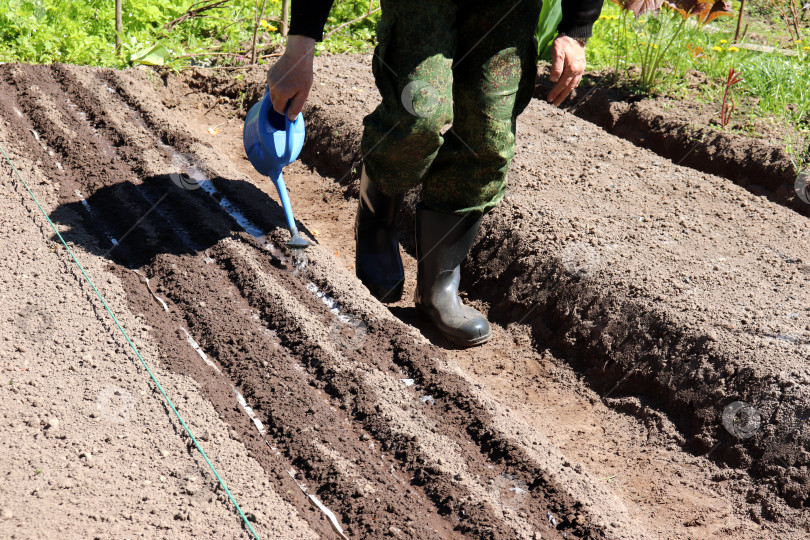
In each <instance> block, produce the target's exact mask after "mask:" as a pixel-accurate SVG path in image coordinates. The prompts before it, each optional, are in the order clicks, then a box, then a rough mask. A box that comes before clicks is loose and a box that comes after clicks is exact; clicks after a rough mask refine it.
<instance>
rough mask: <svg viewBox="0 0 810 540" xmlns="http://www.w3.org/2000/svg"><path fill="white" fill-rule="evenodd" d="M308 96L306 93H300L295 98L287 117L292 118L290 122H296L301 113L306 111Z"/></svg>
mask: <svg viewBox="0 0 810 540" xmlns="http://www.w3.org/2000/svg"><path fill="white" fill-rule="evenodd" d="M307 97H309V95H308V94H305V93H304V92H298V93H297V94H295V96H293V98H292V103H290V109H289V111H288V113H287V115H288V116H289V117H290V120H293V121H294V120H295V119H296V118H298V115H299V114H301V111H302V110H304V103H305V102H306V101H307Z"/></svg>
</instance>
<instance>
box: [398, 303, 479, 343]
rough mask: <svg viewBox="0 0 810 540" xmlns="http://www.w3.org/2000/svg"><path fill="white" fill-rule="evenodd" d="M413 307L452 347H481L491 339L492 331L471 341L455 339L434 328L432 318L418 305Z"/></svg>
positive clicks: (415, 304)
mask: <svg viewBox="0 0 810 540" xmlns="http://www.w3.org/2000/svg"><path fill="white" fill-rule="evenodd" d="M414 307H415V308H416V311H417V313H419V314H420V315H421V316H422V317H424V318H425V319H427V320H429V321H430V322H431V323H433V327H434V328H436V330H438V331H439V333H440V334H441V335H442V336H444V338H445V339H446V340H447V341H449V342H450V343H452V344H453V345H457V346H459V347H464V348H468V347H477V346H478V345H483V344H484V343H486V342H487V341H489V340H490V339H491V338H492V329H490V331H489V333H488V334H487V335H485V336H480V337H477V338H475V339H472V340H464V339H460V338H457V337H455V336H453V335H452V334H448V333H446V332H443V331H442V330H441V329H440V328H439V327H438V326H436V323H435V322H434V321H433V318H432V317H431V316H430V314H429V313H428V312H427V310H425V309H424V308H423V307H422V306H421V305H420V304H418V303H414Z"/></svg>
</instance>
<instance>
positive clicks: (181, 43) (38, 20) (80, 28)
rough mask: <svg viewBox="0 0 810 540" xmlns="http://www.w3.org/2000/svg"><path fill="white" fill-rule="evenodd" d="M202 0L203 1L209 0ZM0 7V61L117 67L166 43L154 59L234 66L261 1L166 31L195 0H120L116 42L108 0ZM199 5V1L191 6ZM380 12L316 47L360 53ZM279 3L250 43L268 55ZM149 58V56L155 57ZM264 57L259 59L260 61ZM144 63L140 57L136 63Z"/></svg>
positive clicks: (344, 1) (349, 7)
mask: <svg viewBox="0 0 810 540" xmlns="http://www.w3.org/2000/svg"><path fill="white" fill-rule="evenodd" d="M212 1H213V0H205V1H204V2H202V4H208V3H211V2H212ZM5 3H7V9H6V8H3V9H0V62H26V63H34V64H47V63H53V62H66V63H71V64H86V65H94V66H106V67H117V68H123V67H127V66H130V65H131V64H132V63H133V62H132V58H133V55H134V58H139V57H143V56H145V54H146V53H147V52H149V51H150V49H152V48H154V47H155V46H156V45H157V44H160V45H163V46H164V47H165V53H163V54H162V55H160V56H161V57H160V58H159V59H157V60H158V63H162V64H165V65H167V66H169V67H171V68H175V69H181V68H183V67H186V66H189V65H200V64H201V65H220V66H224V65H231V66H232V65H240V64H243V63H245V62H246V61H248V58H247V57H246V53H247V52H248V51H249V50H250V48H251V45H252V37H253V29H254V26H255V18H256V13H259V12H260V11H261V7H262V0H227V2H226V3H224V4H223V5H222V6H220V7H218V8H214V9H210V10H207V11H205V12H202V13H200V14H199V16H197V17H193V18H189V19H187V20H185V21H183V22H181V23H179V24H177V25H175V26H173V27H172V28H170V29H166V28H164V26H165V25H166V24H167V23H170V22H171V21H173V20H175V19H177V18H178V17H180V16H181V15H183V14H184V13H186V10H187V9H189V7H190V6H191V5H193V4H194V3H195V2H194V1H193V0H186V1H185V2H177V1H176V0H125V1H124V12H123V29H124V30H123V35H122V36H121V38H122V41H123V47H122V52H121V54H117V53H116V48H115V10H114V2H113V1H111V0H5ZM198 7H199V6H198ZM368 9H369V2H368V0H339V1H338V2H336V3H335V6H334V8H333V9H332V13H331V14H330V18H329V22H328V24H327V29H326V30H327V32H328V31H329V30H330V29H332V28H335V27H337V26H339V25H340V24H341V23H343V22H346V21H350V20H353V19H356V18H358V17H361V16H363V15H365V14H366V13H367V12H368ZM378 18H379V11H378V12H376V13H374V14H372V15H371V16H369V17H367V18H365V19H362V20H360V21H358V22H356V23H354V24H352V25H350V26H348V27H346V28H344V29H342V30H340V31H338V32H336V33H335V34H334V35H333V36H330V39H328V40H327V41H325V42H324V43H321V44H319V46H318V50H319V51H328V52H332V53H342V52H359V51H366V50H369V49H370V48H371V47H373V45H374V28H375V25H376V22H377V19H378ZM280 20H281V1H280V0H267V3H266V10H265V16H264V18H263V19H262V23H261V25H260V26H259V39H258V44H257V49H258V50H259V51H261V53H262V54H264V55H267V54H269V53H272V52H274V51H276V50H278V49H280V48H281V46H282V43H283V38H282V36H281V32H280V27H281V23H280ZM154 59H155V58H153V60H154ZM266 61H267V58H265V59H260V63H265V62H266ZM143 63H146V62H143Z"/></svg>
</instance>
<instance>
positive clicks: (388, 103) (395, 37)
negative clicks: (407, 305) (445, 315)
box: [355, 0, 457, 302]
mask: <svg viewBox="0 0 810 540" xmlns="http://www.w3.org/2000/svg"><path fill="white" fill-rule="evenodd" d="M456 12H457V8H456V4H455V2H454V1H452V0H383V1H382V18H381V20H380V23H379V25H378V29H377V40H378V45H377V48H376V50H375V52H374V59H373V61H372V68H373V71H374V78H375V80H376V82H377V87H378V88H379V91H380V95H381V96H382V103H381V104H380V105H379V106H378V107H377V108H376V110H375V111H374V112H373V113H371V114H370V115H368V116H367V117H366V118H365V120H364V121H363V124H364V126H365V129H364V131H363V140H362V145H361V151H362V154H363V172H362V177H361V181H360V202H359V205H358V210H357V220H356V222H355V240H356V245H357V249H356V254H357V255H356V260H355V268H356V273H357V277H358V278H360V280H361V281H362V282H363V283H364V284H365V285H366V287H368V289H369V291H370V292H371V293H372V294H373V295H374V296H375V297H377V298H378V299H380V300H381V301H383V302H396V301H397V300H399V299H400V297H401V296H402V286H403V284H404V281H405V280H404V273H403V269H402V260H401V259H400V255H399V243H398V241H397V227H396V218H397V215H398V214H399V209H400V205H401V203H402V196H403V194H404V193H405V191H407V190H408V189H409V188H411V187H414V186H416V185H417V184H419V183H420V182H421V181H422V178H423V177H424V174H425V171H427V170H428V168H429V167H430V164H431V163H432V161H433V159H434V158H435V157H436V153H437V152H438V150H439V148H440V147H441V145H442V142H443V138H442V136H441V129H442V127H443V126H444V125H445V124H447V123H449V122H450V121H451V120H452V106H451V101H452V71H451V65H452V58H453V51H454V50H455V41H456V34H455V25H456Z"/></svg>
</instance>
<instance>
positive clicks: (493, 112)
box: [422, 0, 540, 216]
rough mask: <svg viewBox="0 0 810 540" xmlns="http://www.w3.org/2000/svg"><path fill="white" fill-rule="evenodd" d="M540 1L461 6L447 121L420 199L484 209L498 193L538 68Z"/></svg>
mask: <svg viewBox="0 0 810 540" xmlns="http://www.w3.org/2000/svg"><path fill="white" fill-rule="evenodd" d="M539 16H540V2H539V0H521V1H519V2H518V3H517V4H515V3H514V2H511V1H502V0H489V1H485V2H484V1H480V0H471V1H469V2H467V3H466V4H465V5H464V8H463V9H462V10H461V11H460V13H459V19H458V21H459V27H458V47H457V53H456V56H455V63H454V65H453V100H454V107H453V108H454V118H453V128H452V131H451V132H450V133H448V134H447V136H446V137H445V142H444V144H443V145H442V147H441V149H440V151H439V153H438V155H437V157H436V159H435V160H434V162H433V164H432V166H431V168H430V170H429V171H428V173H427V175H426V176H425V180H424V186H423V189H422V201H423V202H424V203H425V204H426V205H427V206H428V207H430V208H431V209H433V210H437V211H441V212H450V213H454V214H457V215H466V214H468V213H471V214H474V215H479V216H480V215H483V214H484V213H486V212H488V211H489V210H491V209H493V208H494V207H495V206H497V204H498V202H500V200H501V199H502V198H503V195H504V191H505V186H506V173H507V169H508V168H509V164H510V162H511V160H512V157H513V156H514V148H515V122H516V119H517V116H518V115H519V114H520V113H521V112H523V110H524V109H525V108H526V106H527V105H528V104H529V102H530V100H531V97H532V95H533V93H534V86H535V79H536V75H537V38H536V36H535V32H536V29H537V21H538V18H539Z"/></svg>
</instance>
